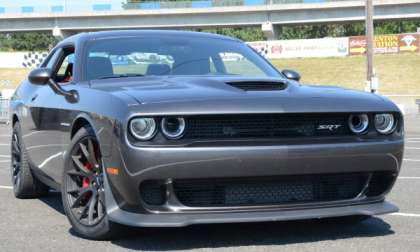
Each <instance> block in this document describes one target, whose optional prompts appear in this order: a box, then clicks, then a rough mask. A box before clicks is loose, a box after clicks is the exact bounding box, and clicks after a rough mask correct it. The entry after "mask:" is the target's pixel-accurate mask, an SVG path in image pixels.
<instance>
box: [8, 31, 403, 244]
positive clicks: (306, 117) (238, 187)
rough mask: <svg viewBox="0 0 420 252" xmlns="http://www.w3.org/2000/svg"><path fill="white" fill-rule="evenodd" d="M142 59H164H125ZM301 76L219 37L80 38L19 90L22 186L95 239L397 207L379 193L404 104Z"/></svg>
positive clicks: (396, 155) (16, 123) (15, 174)
mask: <svg viewBox="0 0 420 252" xmlns="http://www.w3.org/2000/svg"><path fill="white" fill-rule="evenodd" d="M141 54H144V55H151V54H153V55H156V58H155V59H156V60H154V61H152V62H149V63H148V62H147V61H142V62H141V64H137V63H136V62H135V61H126V62H125V63H124V64H120V61H121V60H118V59H122V58H131V56H132V55H137V57H140V56H139V55H141ZM223 55H237V56H238V57H239V58H240V59H241V60H231V59H230V58H228V59H226V57H225V58H223V57H222V56H223ZM235 57H236V56H235ZM159 59H164V60H163V61H162V62H160V61H158V60H159ZM169 59H170V60H169ZM113 60H116V61H117V62H116V63H115V64H114V62H113ZM320 74H322V73H320ZM349 74H351V69H349ZM299 79H300V76H299V74H298V73H296V72H294V71H291V70H284V71H282V72H279V71H278V70H277V69H276V68H275V67H273V66H272V65H271V64H270V63H269V62H268V61H266V60H265V59H264V58H263V57H261V56H260V55H259V54H257V53H256V52H255V51H253V50H252V49H251V48H249V47H248V46H246V45H245V44H244V43H242V42H241V41H239V40H236V39H232V38H229V37H224V36H218V35H212V34H206V33H194V32H180V31H108V32H96V33H83V34H79V35H75V36H72V37H70V38H67V39H65V40H64V41H62V42H60V43H59V44H58V45H57V46H56V48H54V49H53V50H52V51H51V53H50V54H49V56H48V57H47V58H46V60H45V62H44V63H43V64H42V65H41V67H40V68H39V69H35V70H33V71H32V72H31V73H30V74H29V77H28V79H27V80H25V81H24V82H23V83H22V84H21V85H20V86H19V88H18V89H17V91H16V93H15V95H14V96H13V98H12V101H11V108H12V110H11V112H12V113H11V121H12V122H13V137H12V179H13V186H14V193H15V195H16V197H18V198H29V197H39V196H43V195H45V194H46V193H47V192H48V190H49V188H54V189H56V190H60V191H61V194H62V200H63V206H64V210H65V213H66V215H67V217H68V219H69V221H70V223H71V225H72V226H73V228H74V230H75V231H76V232H77V233H79V234H80V235H82V236H83V237H86V238H90V239H105V238H110V237H112V235H114V234H115V232H116V231H115V230H117V228H118V227H119V225H121V224H122V225H130V226H139V227H178V226H186V225H191V224H198V223H225V222H261V221H282V220H295V219H311V218H327V217H344V216H353V217H352V219H353V220H354V221H356V220H361V219H363V218H366V217H368V216H371V215H377V214H385V213H391V212H395V211H397V207H395V206H394V205H392V204H391V203H388V202H386V201H385V195H386V194H387V193H388V192H389V191H390V190H391V188H392V186H393V184H394V182H395V180H396V179H397V176H398V173H399V170H400V167H401V162H402V157H403V145H404V140H403V116H402V114H401V113H400V111H399V109H398V108H397V107H396V106H395V105H394V104H393V103H392V102H391V101H389V100H388V99H386V98H384V97H381V96H378V95H375V94H371V93H365V92H359V91H351V90H346V89H341V88H335V87H325V86H305V85H301V84H299Z"/></svg>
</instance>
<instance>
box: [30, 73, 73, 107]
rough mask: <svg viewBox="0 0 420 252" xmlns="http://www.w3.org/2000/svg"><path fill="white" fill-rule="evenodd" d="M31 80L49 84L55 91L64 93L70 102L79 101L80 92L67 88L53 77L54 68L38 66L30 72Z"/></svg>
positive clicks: (40, 83)
mask: <svg viewBox="0 0 420 252" xmlns="http://www.w3.org/2000/svg"><path fill="white" fill-rule="evenodd" d="M28 79H29V81H30V82H31V83H32V84H34V85H40V86H43V85H49V86H50V88H51V89H52V90H53V91H54V93H56V94H58V95H62V96H64V97H65V98H66V100H67V101H68V102H70V103H75V102H78V101H79V94H78V93H77V91H76V90H69V91H67V90H65V89H63V88H62V87H61V86H60V85H59V84H58V83H57V82H55V81H54V80H53V79H52V70H51V69H49V68H37V69H35V70H32V71H31V72H30V73H29V77H28Z"/></svg>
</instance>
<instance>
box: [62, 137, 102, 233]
mask: <svg viewBox="0 0 420 252" xmlns="http://www.w3.org/2000/svg"><path fill="white" fill-rule="evenodd" d="M98 149H99V148H98V143H97V142H96V139H95V138H94V137H92V136H87V137H85V138H83V139H82V140H81V141H79V143H78V146H76V147H75V148H74V149H73V152H72V153H71V161H72V164H71V166H72V168H71V169H69V170H67V171H66V174H67V176H66V177H65V181H64V183H65V184H66V196H67V201H68V203H69V206H70V208H71V211H72V214H73V215H74V216H75V217H76V218H77V219H78V220H79V222H80V223H81V224H83V225H85V226H95V225H96V224H98V223H99V222H100V221H101V220H102V218H103V217H104V216H105V206H104V202H105V194H104V174H103V170H102V165H101V161H100V157H99V151H98Z"/></svg>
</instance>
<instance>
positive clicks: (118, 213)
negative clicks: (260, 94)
mask: <svg viewBox="0 0 420 252" xmlns="http://www.w3.org/2000/svg"><path fill="white" fill-rule="evenodd" d="M106 201H107V205H108V203H110V204H109V205H113V206H114V207H112V208H109V207H108V209H107V214H108V217H109V219H110V220H111V221H114V222H117V223H120V224H124V225H129V226H138V227H183V226H189V225H193V224H212V223H242V222H271V221H287V220H305V219H315V218H316V219H318V218H330V217H343V216H350V215H369V216H371V215H383V214H389V213H394V212H398V211H399V209H398V208H397V207H396V206H395V205H393V204H391V203H388V202H377V203H371V204H363V205H348V206H341V207H326V208H314V209H298V210H293V209H292V210H282V211H256V212H230V213H199V214H194V213H188V214H186V213H172V214H139V213H132V212H128V211H124V210H122V209H120V208H119V207H118V206H117V205H116V203H115V201H114V202H112V201H113V199H112V195H110V193H108V195H107V196H106ZM113 203H114V204H113Z"/></svg>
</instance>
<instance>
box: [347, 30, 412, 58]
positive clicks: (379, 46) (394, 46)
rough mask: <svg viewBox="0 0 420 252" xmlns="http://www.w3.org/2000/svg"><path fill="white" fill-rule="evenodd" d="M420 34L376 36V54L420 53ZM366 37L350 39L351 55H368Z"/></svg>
mask: <svg viewBox="0 0 420 252" xmlns="http://www.w3.org/2000/svg"><path fill="white" fill-rule="evenodd" d="M419 38H420V35H419V34H400V35H378V36H375V41H374V53H375V54H388V53H403V52H419ZM366 46H367V44H366V37H365V36H355V37H350V39H349V53H350V55H361V54H365V53H366Z"/></svg>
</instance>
